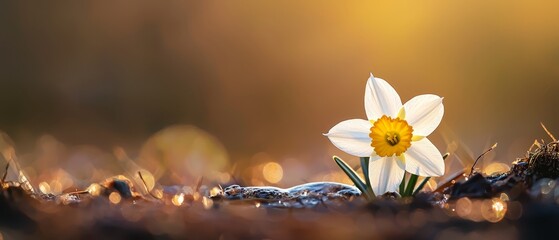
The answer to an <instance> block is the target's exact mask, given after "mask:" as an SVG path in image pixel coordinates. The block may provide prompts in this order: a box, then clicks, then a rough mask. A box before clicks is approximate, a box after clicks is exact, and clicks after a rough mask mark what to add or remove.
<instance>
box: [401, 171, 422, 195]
mask: <svg viewBox="0 0 559 240" xmlns="http://www.w3.org/2000/svg"><path fill="white" fill-rule="evenodd" d="M418 178H419V176H417V175H415V174H412V175H411V176H410V180H409V181H408V186H407V187H406V191H405V192H404V195H403V196H402V197H408V196H411V195H412V193H413V189H414V188H415V184H416V183H417V179H418Z"/></svg>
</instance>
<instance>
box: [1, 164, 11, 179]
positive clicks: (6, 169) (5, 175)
mask: <svg viewBox="0 0 559 240" xmlns="http://www.w3.org/2000/svg"><path fill="white" fill-rule="evenodd" d="M9 168H10V163H9V162H8V163H7V164H6V168H5V169H4V175H3V176H2V182H1V183H4V182H5V181H6V177H7V176H8V169H9Z"/></svg>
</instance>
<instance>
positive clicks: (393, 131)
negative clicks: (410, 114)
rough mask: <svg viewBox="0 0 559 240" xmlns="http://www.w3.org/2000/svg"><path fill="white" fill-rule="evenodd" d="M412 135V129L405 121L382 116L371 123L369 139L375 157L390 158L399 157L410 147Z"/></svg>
mask: <svg viewBox="0 0 559 240" xmlns="http://www.w3.org/2000/svg"><path fill="white" fill-rule="evenodd" d="M371 122H373V120H371ZM412 133H413V128H412V127H411V126H410V125H408V122H406V120H402V119H400V118H391V117H388V116H386V115H384V116H382V117H381V118H379V119H378V120H376V121H374V122H373V127H371V133H370V134H369V137H371V139H372V141H371V146H372V147H373V149H374V150H375V152H376V153H377V155H379V156H381V157H390V156H394V155H396V156H400V155H401V154H402V153H404V152H405V151H406V150H407V149H408V148H409V147H410V146H411V140H412V137H413V134H412Z"/></svg>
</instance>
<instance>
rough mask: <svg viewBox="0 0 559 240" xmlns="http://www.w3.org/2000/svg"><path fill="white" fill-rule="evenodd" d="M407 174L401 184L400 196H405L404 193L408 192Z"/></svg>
mask: <svg viewBox="0 0 559 240" xmlns="http://www.w3.org/2000/svg"><path fill="white" fill-rule="evenodd" d="M405 187H406V173H404V177H403V178H402V182H401V183H400V190H399V193H400V196H404V191H405V190H406V188H405Z"/></svg>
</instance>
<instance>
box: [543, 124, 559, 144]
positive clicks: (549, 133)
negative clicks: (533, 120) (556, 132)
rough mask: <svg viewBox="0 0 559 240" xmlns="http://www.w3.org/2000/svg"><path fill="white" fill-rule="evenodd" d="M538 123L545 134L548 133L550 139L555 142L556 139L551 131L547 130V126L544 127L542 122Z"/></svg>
mask: <svg viewBox="0 0 559 240" xmlns="http://www.w3.org/2000/svg"><path fill="white" fill-rule="evenodd" d="M540 124H541V125H542V128H543V130H544V131H545V132H546V133H547V135H549V137H550V138H551V140H553V141H554V142H557V139H556V138H555V137H554V136H553V134H551V132H550V131H549V130H547V128H546V127H545V125H543V123H542V122H540Z"/></svg>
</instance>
